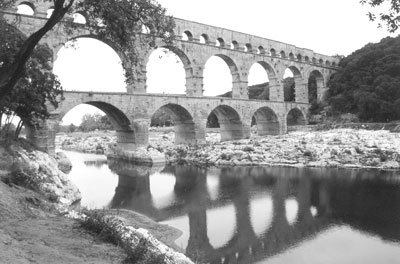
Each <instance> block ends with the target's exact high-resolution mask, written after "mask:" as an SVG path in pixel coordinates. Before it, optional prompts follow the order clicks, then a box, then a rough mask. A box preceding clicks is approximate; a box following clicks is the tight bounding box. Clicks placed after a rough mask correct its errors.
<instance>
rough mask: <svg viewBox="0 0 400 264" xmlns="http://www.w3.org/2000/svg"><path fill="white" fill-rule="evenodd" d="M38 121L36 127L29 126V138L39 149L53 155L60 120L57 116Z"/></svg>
mask: <svg viewBox="0 0 400 264" xmlns="http://www.w3.org/2000/svg"><path fill="white" fill-rule="evenodd" d="M38 121H39V122H38V123H39V124H38V125H36V127H29V126H27V139H28V141H29V142H31V143H32V144H33V145H34V146H36V147H37V148H38V149H39V150H41V151H44V152H47V153H49V154H51V155H52V154H54V153H55V149H56V144H55V140H56V134H57V131H58V127H59V123H60V121H59V120H58V119H56V118H55V117H50V118H49V119H47V120H45V121H42V120H38Z"/></svg>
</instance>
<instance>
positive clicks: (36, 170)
mask: <svg viewBox="0 0 400 264" xmlns="http://www.w3.org/2000/svg"><path fill="white" fill-rule="evenodd" d="M7 152H8V153H9V154H10V156H12V163H11V166H10V168H9V170H10V172H11V173H10V176H9V178H10V181H11V182H12V183H15V184H18V185H22V186H25V187H28V188H30V189H33V190H34V191H36V192H38V193H40V194H42V195H44V196H45V197H46V198H47V199H48V200H49V201H51V202H53V203H54V204H55V206H56V208H57V209H58V210H59V211H60V212H63V211H66V210H68V208H69V207H70V206H71V205H72V204H74V203H76V202H77V201H79V200H80V199H81V194H80V192H79V190H78V188H77V187H76V186H75V185H74V184H73V183H72V182H71V181H70V180H69V179H68V177H67V175H66V174H65V173H64V172H62V171H61V170H60V167H61V168H63V169H66V168H67V167H68V166H67V165H66V164H68V162H67V161H66V160H65V159H66V158H65V157H64V158H63V159H61V161H62V163H61V164H59V163H58V162H57V160H56V159H55V158H54V157H51V156H50V155H48V154H47V153H44V152H41V151H38V150H34V149H31V150H27V149H24V148H22V147H21V146H18V145H11V146H10V147H9V148H8V151H7ZM59 157H62V155H61V156H59Z"/></svg>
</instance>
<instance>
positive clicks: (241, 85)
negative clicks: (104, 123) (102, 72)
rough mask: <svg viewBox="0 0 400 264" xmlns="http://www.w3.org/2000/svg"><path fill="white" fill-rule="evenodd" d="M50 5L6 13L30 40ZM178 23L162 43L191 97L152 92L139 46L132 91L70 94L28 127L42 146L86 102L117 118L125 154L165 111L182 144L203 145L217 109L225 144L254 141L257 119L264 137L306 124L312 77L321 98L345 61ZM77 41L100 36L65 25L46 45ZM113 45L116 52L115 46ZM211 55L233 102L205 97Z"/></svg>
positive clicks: (48, 146) (145, 52)
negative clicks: (227, 75)
mask: <svg viewBox="0 0 400 264" xmlns="http://www.w3.org/2000/svg"><path fill="white" fill-rule="evenodd" d="M20 4H25V5H29V6H30V7H32V9H33V10H34V14H33V15H22V14H18V13H17V7H18V5H20ZM50 8H51V2H41V1H32V2H29V1H17V3H16V6H15V8H11V9H8V10H2V11H0V12H1V13H3V14H4V15H5V16H6V18H7V19H8V20H9V21H10V22H11V21H16V22H17V25H18V27H19V29H20V30H21V31H22V32H23V33H25V34H27V35H29V34H31V33H32V32H34V31H36V30H37V29H38V28H39V27H41V26H42V25H43V23H45V21H46V15H47V12H48V10H49V9H50ZM67 19H70V18H67ZM175 22H176V28H175V29H174V31H175V32H174V33H175V35H176V36H182V37H177V38H176V39H175V40H174V41H173V43H172V44H168V45H167V44H165V43H163V42H162V41H161V39H158V40H157V41H156V42H157V43H156V44H157V46H158V47H164V48H167V49H169V50H170V51H172V52H174V53H175V54H176V55H177V56H178V57H179V58H180V59H181V61H182V62H183V65H184V69H185V72H186V94H182V95H164V94H162V95H160V94H149V93H146V65H147V62H148V60H149V56H150V54H151V52H152V50H151V49H150V48H148V47H147V46H145V45H137V47H138V55H139V60H138V63H137V64H136V66H134V67H133V66H132V67H131V69H132V73H133V75H134V82H133V83H130V84H128V85H127V92H126V93H98V92H86V93H82V92H65V94H64V97H65V99H64V101H63V102H62V103H61V105H60V106H59V108H58V109H54V110H53V111H51V114H52V115H51V118H50V119H49V120H47V121H46V122H45V124H43V126H42V128H40V129H29V130H30V132H31V133H29V134H30V136H29V138H30V139H31V141H32V142H34V143H35V144H36V145H37V146H38V147H40V148H41V149H43V150H46V151H49V152H52V151H53V150H54V138H55V132H56V131H57V129H58V128H57V127H58V123H59V122H60V120H61V119H62V117H63V116H64V115H65V113H67V112H68V111H69V110H70V109H72V108H73V107H75V106H76V105H78V104H82V103H86V104H91V105H93V106H96V107H98V108H100V109H101V110H103V111H104V112H105V113H106V114H107V115H108V117H110V119H111V120H112V123H113V125H114V127H115V129H116V130H117V136H118V140H117V141H118V143H119V145H120V146H121V147H123V148H125V149H126V150H129V149H134V148H135V147H137V146H142V145H146V144H147V142H148V127H149V123H150V119H151V117H152V115H153V114H154V112H155V111H157V110H158V109H160V108H163V109H164V110H166V111H168V112H170V113H171V116H172V117H173V119H174V124H175V131H176V136H175V138H176V141H177V142H178V143H182V142H189V143H190V142H202V141H204V140H205V133H204V131H205V127H206V120H207V117H208V116H209V115H210V113H211V112H213V113H215V114H216V116H217V117H218V120H219V123H220V126H221V139H222V140H232V139H240V138H247V137H249V135H250V124H251V120H252V117H253V116H254V117H255V119H256V122H257V128H258V133H259V134H261V135H266V134H282V133H286V132H287V126H288V124H289V125H292V124H306V122H307V110H308V107H309V102H308V80H309V78H310V76H313V77H315V78H316V81H317V87H318V89H317V98H318V99H319V100H321V98H322V97H323V95H324V93H325V92H326V90H327V87H326V83H327V80H328V79H329V77H330V75H331V74H332V73H333V72H334V71H335V69H336V65H337V64H338V59H337V58H334V57H330V56H326V55H322V54H317V53H315V52H313V51H312V50H309V49H304V48H298V47H296V46H294V45H290V44H286V43H282V42H278V41H273V40H269V39H266V38H261V37H257V36H252V35H248V34H244V33H240V32H236V31H232V30H228V29H224V28H219V27H214V26H210V25H205V24H201V23H196V22H192V21H186V20H182V19H175ZM138 36H139V41H140V39H143V38H144V37H145V36H146V34H143V33H138ZM78 37H93V38H96V36H93V35H90V34H89V31H88V30H87V29H85V26H84V25H82V27H80V28H79V29H77V30H76V31H75V32H74V34H73V35H67V34H66V33H65V31H64V29H63V24H62V23H61V24H60V25H58V26H57V27H56V28H55V29H54V30H53V31H51V32H49V33H48V34H47V35H46V36H45V38H44V39H43V40H42V42H43V43H47V44H48V45H49V46H50V48H52V49H53V51H54V58H56V54H57V52H58V51H59V49H60V48H61V47H62V46H63V45H64V44H65V43H66V42H67V41H68V40H70V39H73V38H78ZM200 39H201V40H200ZM107 44H109V45H110V47H113V44H112V43H107ZM143 47H144V48H143ZM114 50H115V51H116V52H117V53H118V54H119V55H120V58H121V61H122V62H123V63H124V64H125V65H133V63H132V62H130V61H127V59H126V57H125V56H124V55H123V53H122V52H120V51H118V50H116V49H114ZM211 56H218V57H220V58H221V59H223V60H224V61H225V62H226V63H227V65H228V66H229V69H230V71H231V74H232V98H215V97H205V96H203V72H204V68H205V64H206V62H207V60H208V59H209V58H210V57H211ZM254 63H259V64H260V65H261V66H263V68H264V69H265V71H266V72H267V74H268V77H269V87H270V100H269V101H261V100H248V82H247V80H248V73H249V70H250V68H251V66H252V65H253V64H254ZM286 69H290V70H291V71H292V73H293V76H294V80H295V100H294V101H293V102H285V101H284V92H283V75H284V73H285V70H286ZM93 88H94V87H93ZM93 88H92V87H88V91H90V90H93ZM110 90H112V87H110Z"/></svg>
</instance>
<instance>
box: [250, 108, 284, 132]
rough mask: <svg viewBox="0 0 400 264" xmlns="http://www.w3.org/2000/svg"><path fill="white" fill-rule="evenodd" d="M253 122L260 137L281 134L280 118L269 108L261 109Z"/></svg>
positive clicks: (255, 114) (256, 113)
mask: <svg viewBox="0 0 400 264" xmlns="http://www.w3.org/2000/svg"><path fill="white" fill-rule="evenodd" d="M253 121H254V125H255V128H256V129H257V130H256V131H257V134H258V135H259V136H265V135H279V134H280V125H279V120H278V117H277V115H276V114H275V112H274V111H273V110H272V109H271V108H269V107H262V108H259V109H258V110H257V111H256V112H255V113H254V115H253ZM252 125H253V124H252Z"/></svg>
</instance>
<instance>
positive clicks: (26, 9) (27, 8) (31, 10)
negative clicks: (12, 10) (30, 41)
mask: <svg viewBox="0 0 400 264" xmlns="http://www.w3.org/2000/svg"><path fill="white" fill-rule="evenodd" d="M17 13H18V14H21V15H27V16H33V15H34V14H35V6H34V5H33V4H32V3H30V2H22V3H20V4H19V5H18V6H17Z"/></svg>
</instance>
